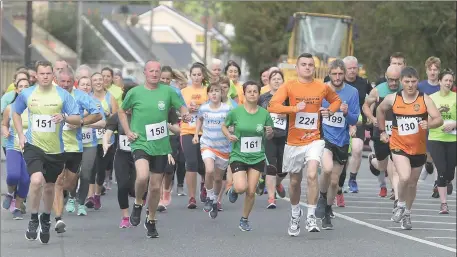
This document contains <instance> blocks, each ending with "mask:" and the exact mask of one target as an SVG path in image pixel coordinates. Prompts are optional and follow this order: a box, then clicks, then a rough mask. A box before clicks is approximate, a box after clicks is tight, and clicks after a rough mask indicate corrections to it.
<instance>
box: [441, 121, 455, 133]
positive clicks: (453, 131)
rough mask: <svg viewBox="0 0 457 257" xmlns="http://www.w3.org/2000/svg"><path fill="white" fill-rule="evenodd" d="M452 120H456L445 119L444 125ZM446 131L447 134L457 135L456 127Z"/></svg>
mask: <svg viewBox="0 0 457 257" xmlns="http://www.w3.org/2000/svg"><path fill="white" fill-rule="evenodd" d="M451 122H455V121H453V120H445V121H444V124H443V126H444V125H447V124H449V123H451ZM445 133H446V134H451V135H457V130H456V129H453V130H451V131H450V132H445Z"/></svg>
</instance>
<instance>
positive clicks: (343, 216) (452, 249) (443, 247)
mask: <svg viewBox="0 0 457 257" xmlns="http://www.w3.org/2000/svg"><path fill="white" fill-rule="evenodd" d="M282 199H284V200H286V201H288V202H290V199H289V198H287V197H284V198H282ZM300 205H302V206H306V204H305V203H303V202H300ZM334 213H335V215H336V216H337V217H339V218H342V219H345V220H347V221H350V222H353V223H356V224H359V225H362V226H366V227H369V228H371V229H375V230H378V231H381V232H384V233H388V234H391V235H395V236H398V237H402V238H406V239H409V240H412V241H416V242H419V243H423V244H426V245H430V246H433V247H436V248H440V249H442V250H446V251H450V252H453V253H457V250H456V249H455V248H452V247H449V246H445V245H442V244H437V243H434V242H431V241H428V240H424V239H420V238H417V237H413V236H410V235H406V234H403V233H399V232H396V231H393V230H390V229H386V228H382V227H379V226H376V225H373V224H370V223H367V222H364V221H361V220H358V219H354V218H351V217H349V216H346V215H343V214H339V213H336V212H334ZM454 231H455V230H454Z"/></svg>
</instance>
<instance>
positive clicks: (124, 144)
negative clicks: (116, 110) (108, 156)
mask: <svg viewBox="0 0 457 257" xmlns="http://www.w3.org/2000/svg"><path fill="white" fill-rule="evenodd" d="M119 148H120V149H121V150H124V151H127V152H131V151H132V148H130V141H129V138H128V137H127V136H126V135H119Z"/></svg>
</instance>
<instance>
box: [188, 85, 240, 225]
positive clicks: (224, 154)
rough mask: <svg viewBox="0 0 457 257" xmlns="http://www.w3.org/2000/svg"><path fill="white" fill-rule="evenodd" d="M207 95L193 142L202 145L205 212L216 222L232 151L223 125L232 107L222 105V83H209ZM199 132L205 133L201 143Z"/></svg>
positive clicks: (200, 111)
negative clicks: (223, 130)
mask: <svg viewBox="0 0 457 257" xmlns="http://www.w3.org/2000/svg"><path fill="white" fill-rule="evenodd" d="M207 92H208V98H209V102H208V103H205V104H203V105H202V106H201V107H200V108H199V109H198V119H197V124H196V128H195V134H194V138H193V139H192V142H193V143H194V144H200V149H201V154H202V159H203V162H204V163H205V188H206V190H207V191H206V192H207V197H206V202H205V206H204V208H203V210H204V211H205V212H209V216H210V217H211V218H213V219H215V218H216V217H217V213H218V210H219V208H218V202H217V197H218V196H219V193H220V191H221V188H222V177H223V175H224V173H225V170H226V169H227V166H228V159H229V154H230V150H231V147H230V141H228V140H227V139H226V138H225V137H224V134H223V133H222V124H223V123H224V120H225V118H226V117H227V113H229V112H230V111H231V110H232V109H233V107H231V106H230V105H227V104H224V103H222V102H221V100H222V97H221V96H222V95H221V94H222V92H221V86H220V85H219V83H213V84H210V85H209V86H208V87H207ZM199 131H203V134H202V136H201V140H200V138H199V135H198V133H199Z"/></svg>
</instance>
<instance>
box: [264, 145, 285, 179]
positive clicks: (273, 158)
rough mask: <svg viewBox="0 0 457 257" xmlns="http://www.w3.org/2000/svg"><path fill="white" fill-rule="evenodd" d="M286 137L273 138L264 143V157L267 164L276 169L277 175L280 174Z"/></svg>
mask: <svg viewBox="0 0 457 257" xmlns="http://www.w3.org/2000/svg"><path fill="white" fill-rule="evenodd" d="M286 141H287V137H273V138H272V139H270V140H267V141H266V142H265V155H266V157H267V160H268V163H269V164H270V165H273V166H274V167H275V168H276V171H277V173H278V174H280V173H282V160H283V158H284V147H285V145H286Z"/></svg>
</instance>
